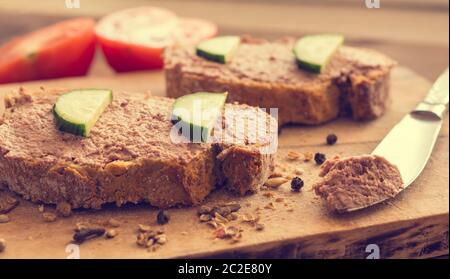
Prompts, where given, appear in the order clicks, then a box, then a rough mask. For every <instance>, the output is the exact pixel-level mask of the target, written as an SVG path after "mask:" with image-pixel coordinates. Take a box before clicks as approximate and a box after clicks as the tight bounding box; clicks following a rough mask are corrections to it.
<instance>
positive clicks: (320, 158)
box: [314, 152, 327, 165]
mask: <svg viewBox="0 0 450 279" xmlns="http://www.w3.org/2000/svg"><path fill="white" fill-rule="evenodd" d="M326 159H327V158H326V157H325V154H322V153H319V152H317V153H316V154H314V161H316V164H318V165H322V164H323V163H324V162H325V161H326Z"/></svg>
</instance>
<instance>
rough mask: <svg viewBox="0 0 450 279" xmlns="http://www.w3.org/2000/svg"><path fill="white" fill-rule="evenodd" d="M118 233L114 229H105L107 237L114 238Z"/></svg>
mask: <svg viewBox="0 0 450 279" xmlns="http://www.w3.org/2000/svg"><path fill="white" fill-rule="evenodd" d="M118 234H119V232H118V231H117V230H115V229H108V230H107V231H106V237H107V238H114V237H116V236H117V235H118Z"/></svg>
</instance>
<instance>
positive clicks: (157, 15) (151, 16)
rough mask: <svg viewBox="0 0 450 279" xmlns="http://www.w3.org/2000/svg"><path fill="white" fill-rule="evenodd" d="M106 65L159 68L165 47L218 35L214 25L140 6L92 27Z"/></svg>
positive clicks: (119, 69)
mask: <svg viewBox="0 0 450 279" xmlns="http://www.w3.org/2000/svg"><path fill="white" fill-rule="evenodd" d="M95 31H96V34H97V38H98V41H99V42H100V46H101V49H102V51H103V54H104V56H105V58H106V61H107V62H108V64H109V65H110V66H111V67H112V68H113V69H114V70H116V71H117V72H126V71H136V70H148V69H161V68H162V67H163V59H162V53H163V50H164V48H165V47H168V46H171V45H175V44H195V43H197V42H199V41H200V40H202V39H205V38H209V37H212V36H214V35H216V34H217V27H216V25H215V24H213V23H211V22H209V21H205V20H200V19H193V18H178V17H177V16H176V15H175V14H174V13H172V12H171V11H168V10H165V9H161V8H156V7H140V8H133V9H129V10H124V11H119V12H116V13H113V14H110V15H108V16H106V17H104V18H102V19H101V20H100V21H99V23H98V24H97V26H96V28H95Z"/></svg>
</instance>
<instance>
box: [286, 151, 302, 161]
mask: <svg viewBox="0 0 450 279" xmlns="http://www.w3.org/2000/svg"><path fill="white" fill-rule="evenodd" d="M287 158H288V159H289V160H292V161H294V160H297V159H299V158H300V153H298V152H296V151H289V152H288V153H287Z"/></svg>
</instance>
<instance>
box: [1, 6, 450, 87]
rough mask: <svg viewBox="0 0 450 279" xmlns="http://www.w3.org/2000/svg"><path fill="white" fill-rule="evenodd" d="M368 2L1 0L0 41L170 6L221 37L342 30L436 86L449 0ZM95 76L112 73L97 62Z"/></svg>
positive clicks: (445, 45) (446, 34)
mask: <svg viewBox="0 0 450 279" xmlns="http://www.w3.org/2000/svg"><path fill="white" fill-rule="evenodd" d="M364 2H365V1H364V0H357V1H356V0H314V1H313V0H307V1H295V0H277V1H275V0H228V1H226V0H222V1H216V0H214V1H208V0H160V1H149V0H127V1H119V0H89V1H87V0H80V8H79V9H68V8H66V7H65V5H64V3H65V1H63V0H40V1H29V0H14V1H11V0H0V43H2V42H4V41H6V40H8V39H9V38H11V37H13V36H16V35H19V34H23V33H25V32H28V31H30V30H33V29H35V28H38V27H41V26H45V25H48V24H50V23H53V22H56V21H58V20H61V19H63V18H67V17H75V16H81V15H87V16H93V17H95V18H99V17H101V16H103V15H105V14H107V13H109V12H112V11H116V10H120V9H124V8H129V7H136V6H143V5H154V6H160V7H165V8H169V9H171V10H173V11H175V12H176V13H177V14H179V15H180V16H188V17H191V16H195V17H201V18H205V19H209V20H212V21H214V22H216V23H217V24H218V25H219V29H220V32H221V33H224V34H252V35H255V36H262V37H267V38H274V37H279V36H285V35H292V36H301V35H303V34H307V33H314V32H338V33H342V34H344V35H345V36H346V38H347V42H348V43H349V44H353V45H358V46H367V47H371V48H374V49H378V50H380V51H382V52H384V53H386V54H388V55H390V56H392V57H393V58H395V59H396V60H398V61H399V62H400V64H402V65H404V66H407V67H409V68H411V69H413V70H414V71H416V72H417V73H419V74H421V75H422V76H425V77H426V78H428V79H430V80H432V79H434V78H435V77H436V76H437V75H438V74H439V73H440V72H442V71H443V69H445V68H446V67H447V65H448V59H449V54H448V41H449V24H448V21H449V13H448V7H449V4H448V1H447V0H427V1H420V0H380V2H381V7H380V8H379V9H368V8H366V6H365V4H364ZM90 74H91V75H95V76H106V75H112V74H113V72H112V71H111V70H110V69H109V68H108V67H107V66H106V65H105V63H103V61H102V59H101V58H99V59H96V63H95V64H94V67H93V68H92V70H91V73H90Z"/></svg>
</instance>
